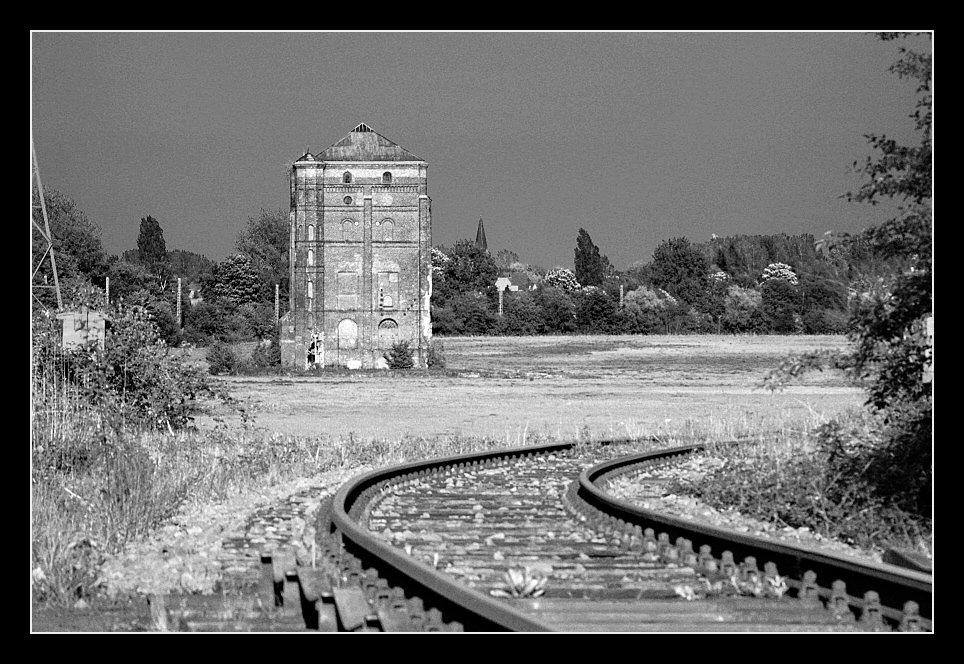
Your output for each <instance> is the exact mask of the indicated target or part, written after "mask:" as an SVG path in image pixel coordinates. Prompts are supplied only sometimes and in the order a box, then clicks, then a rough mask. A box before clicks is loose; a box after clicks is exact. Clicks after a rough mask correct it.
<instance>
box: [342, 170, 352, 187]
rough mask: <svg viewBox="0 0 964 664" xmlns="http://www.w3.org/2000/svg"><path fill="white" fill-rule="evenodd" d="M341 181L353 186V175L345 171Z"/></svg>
mask: <svg viewBox="0 0 964 664" xmlns="http://www.w3.org/2000/svg"><path fill="white" fill-rule="evenodd" d="M341 181H342V182H344V183H345V184H351V173H349V172H348V171H345V174H344V175H342V176H341Z"/></svg>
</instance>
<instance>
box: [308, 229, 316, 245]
mask: <svg viewBox="0 0 964 664" xmlns="http://www.w3.org/2000/svg"><path fill="white" fill-rule="evenodd" d="M314 241H315V227H314V226H310V225H309V226H308V242H314Z"/></svg>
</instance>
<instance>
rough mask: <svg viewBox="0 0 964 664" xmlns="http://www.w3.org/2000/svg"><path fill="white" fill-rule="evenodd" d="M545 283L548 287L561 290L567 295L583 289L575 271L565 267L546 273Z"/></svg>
mask: <svg viewBox="0 0 964 664" xmlns="http://www.w3.org/2000/svg"><path fill="white" fill-rule="evenodd" d="M545 282H546V285H547V286H552V287H554V288H559V289H561V290H564V291H566V292H567V293H573V292H575V291H577V290H579V289H580V288H581V286H580V285H579V282H578V281H576V275H575V274H574V273H573V271H572V270H567V269H566V268H564V267H555V268H553V269H551V270H549V271H548V272H547V273H546V278H545Z"/></svg>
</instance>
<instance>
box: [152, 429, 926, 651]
mask: <svg viewBox="0 0 964 664" xmlns="http://www.w3.org/2000/svg"><path fill="white" fill-rule="evenodd" d="M639 449H640V444H639V443H638V442H636V443H634V442H632V441H606V442H603V443H596V444H577V443H566V444H553V445H542V446H539V447H528V448H517V449H513V450H500V451H495V452H487V453H477V454H471V455H465V456H460V457H450V458H446V459H436V460H432V461H428V462H421V463H410V464H405V465H403V466H396V467H393V468H388V469H383V470H379V471H375V472H371V473H367V474H365V475H362V476H360V477H356V478H355V479H353V480H352V481H350V482H348V483H347V484H345V485H343V486H342V487H341V488H340V489H339V490H338V492H337V493H336V494H335V495H334V496H333V497H329V498H328V499H326V500H325V502H323V504H322V507H321V508H320V509H319V510H318V518H317V522H316V546H315V547H314V550H312V551H311V554H310V560H309V559H308V558H307V557H306V556H305V552H303V551H302V552H301V553H300V554H299V555H295V552H294V551H291V550H289V549H285V548H281V549H279V550H277V551H275V552H274V553H273V554H271V555H270V556H268V555H266V556H264V557H263V558H262V567H261V574H260V581H259V584H260V585H259V589H260V591H259V593H257V594H255V595H243V596H241V597H237V598H221V600H220V604H219V603H218V600H217V599H216V598H196V600H197V601H196V602H194V599H195V598H190V599H189V600H182V601H181V605H180V607H179V608H175V609H169V610H168V611H167V613H163V612H162V614H163V615H164V616H165V619H167V618H166V616H167V615H168V614H170V616H171V620H172V621H173V622H174V623H176V624H178V625H182V626H183V625H185V624H187V623H185V617H187V618H191V619H192V620H193V622H191V623H190V625H189V626H192V628H196V629H205V630H212V629H219V628H220V629H254V630H267V629H272V630H285V631H288V630H292V629H309V630H321V631H463V630H465V631H554V630H557V631H625V632H642V631H753V632H756V631H891V630H895V629H896V630H903V631H928V630H931V629H932V622H931V613H930V609H931V596H932V584H931V578H930V576H929V575H926V574H922V573H919V572H913V571H908V570H903V569H901V568H897V567H895V566H892V565H867V564H860V563H856V562H854V561H852V560H850V559H844V558H840V557H836V556H830V555H826V554H821V553H819V552H815V551H809V550H805V549H801V548H798V547H791V546H787V545H783V544H778V543H776V542H773V541H769V540H764V539H761V538H756V537H751V536H747V535H742V534H736V533H732V532H729V531H724V530H721V529H717V528H711V527H708V526H701V525H698V524H693V523H691V522H688V521H685V520H682V519H676V518H672V517H668V516H665V515H660V514H658V513H655V512H651V511H649V510H642V509H639V508H637V507H635V506H633V505H630V504H627V503H624V502H622V501H618V500H615V499H613V498H612V497H610V496H608V495H607V494H606V493H605V491H604V490H603V488H601V487H604V486H605V483H606V481H607V480H608V478H611V477H613V476H614V475H616V474H620V473H635V472H638V471H639V470H641V469H645V468H647V467H651V466H652V465H654V464H657V465H658V464H664V463H672V462H673V460H674V459H676V458H678V457H679V456H680V455H683V454H688V453H691V452H693V451H696V450H698V449H701V447H700V446H698V445H696V446H689V447H684V448H676V449H673V450H663V451H657V452H649V453H646V454H642V455H641V454H639V453H638V450H639ZM195 604H196V606H195Z"/></svg>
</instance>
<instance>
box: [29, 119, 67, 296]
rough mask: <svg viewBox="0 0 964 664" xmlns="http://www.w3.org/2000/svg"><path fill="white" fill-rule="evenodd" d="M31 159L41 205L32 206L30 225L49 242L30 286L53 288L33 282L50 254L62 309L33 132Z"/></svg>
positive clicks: (51, 235) (52, 243)
mask: <svg viewBox="0 0 964 664" xmlns="http://www.w3.org/2000/svg"><path fill="white" fill-rule="evenodd" d="M30 159H31V164H30V166H31V169H30V173H31V185H36V187H37V195H38V197H39V198H40V203H39V205H38V204H37V203H34V204H33V206H32V207H31V210H30V225H31V226H32V227H33V229H34V230H36V231H37V232H38V233H40V236H41V237H42V238H43V239H44V241H45V242H46V244H47V246H46V248H45V249H44V254H43V256H41V257H40V261H39V262H38V263H37V265H35V266H34V267H33V270H32V272H31V275H30V286H31V290H33V289H34V288H51V286H50V285H49V284H46V283H45V284H43V285H40V284H35V283H33V280H34V277H36V276H37V273H38V272H39V271H40V268H41V266H43V262H44V259H45V258H47V257H48V256H49V257H50V268H51V270H52V271H53V273H54V285H53V286H52V288H53V289H54V290H55V291H56V292H57V311H60V310H61V309H63V308H64V303H63V300H61V298H60V280H59V279H58V278H57V259H56V257H55V256H54V236H53V234H52V233H51V232H50V222H49V221H48V219H47V205H46V204H45V203H44V188H43V184H41V182H40V167H39V166H38V165H37V150H36V149H35V148H34V145H33V134H31V135H30ZM31 195H33V192H31ZM38 207H39V208H40V212H41V214H40V216H41V218H42V219H43V228H41V227H40V224H39V223H38V219H37V214H36V210H37V208H38ZM32 258H33V253H31V259H32ZM38 301H39V300H38Z"/></svg>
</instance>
